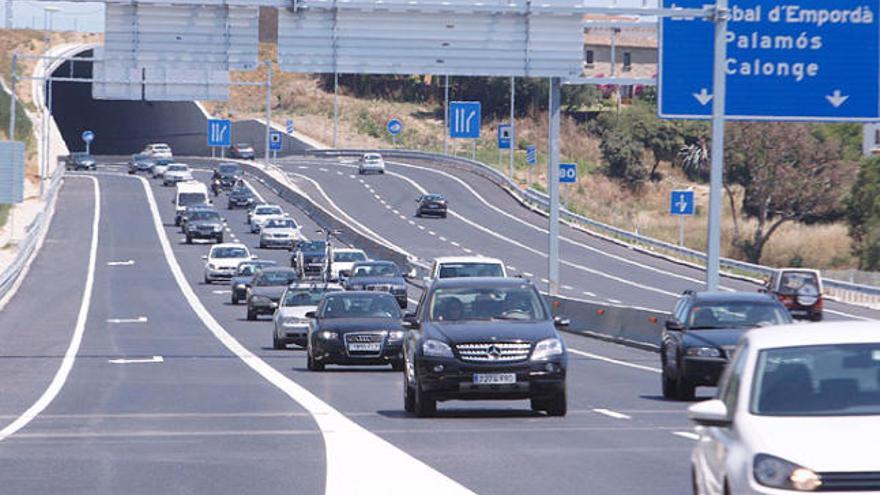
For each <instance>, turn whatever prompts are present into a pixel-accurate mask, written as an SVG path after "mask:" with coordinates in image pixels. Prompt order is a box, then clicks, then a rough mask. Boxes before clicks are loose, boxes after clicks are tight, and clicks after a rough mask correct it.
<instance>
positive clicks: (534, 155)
mask: <svg viewBox="0 0 880 495" xmlns="http://www.w3.org/2000/svg"><path fill="white" fill-rule="evenodd" d="M526 163H528V164H529V165H535V164H536V163H538V147H537V146H535V145H534V144H532V145H529V147H528V148H526Z"/></svg>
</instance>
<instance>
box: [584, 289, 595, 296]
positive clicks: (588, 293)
mask: <svg viewBox="0 0 880 495" xmlns="http://www.w3.org/2000/svg"><path fill="white" fill-rule="evenodd" d="M581 294H583V295H585V296H587V297H596V294H594V293H592V292H590V291H588V290H585V291H583V292H581Z"/></svg>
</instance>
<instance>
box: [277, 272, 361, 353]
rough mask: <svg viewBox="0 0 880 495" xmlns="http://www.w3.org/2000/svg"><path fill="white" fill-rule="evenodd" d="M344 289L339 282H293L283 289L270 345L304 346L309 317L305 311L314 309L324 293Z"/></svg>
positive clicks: (278, 347)
mask: <svg viewBox="0 0 880 495" xmlns="http://www.w3.org/2000/svg"><path fill="white" fill-rule="evenodd" d="M343 290H345V289H343V288H342V286H341V285H339V284H328V283H322V282H318V283H308V282H295V283H293V284H291V285H290V287H288V288H287V290H286V291H284V294H282V296H281V300H280V301H279V303H280V304H279V305H278V310H277V311H275V317H274V320H275V330H274V332H273V333H272V347H273V348H275V349H284V348H286V347H287V345H288V344H296V345H298V346H300V347H305V346H306V340H307V338H308V334H309V319H308V318H306V313H308V312H310V311H315V309H316V308H317V307H318V303H319V302H320V301H321V298H322V297H324V294H326V293H329V292H341V291H343Z"/></svg>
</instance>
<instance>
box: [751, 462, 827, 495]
mask: <svg viewBox="0 0 880 495" xmlns="http://www.w3.org/2000/svg"><path fill="white" fill-rule="evenodd" d="M752 470H753V473H754V475H755V481H757V482H758V483H760V484H761V485H764V486H768V487H771V488H781V489H783V490H798V491H802V492H811V491H814V490H815V489H817V488H819V487H820V486H822V480H821V479H820V478H819V475H818V474H816V473H814V472H813V471H812V470H810V469H807V468H805V467H801V466H798V465H797V464H794V463H791V462H788V461H786V460H784V459H780V458H778V457H773V456H772V455H767V454H758V455H756V456H755V461H754V463H753V465H752Z"/></svg>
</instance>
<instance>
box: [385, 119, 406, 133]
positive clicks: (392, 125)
mask: <svg viewBox="0 0 880 495" xmlns="http://www.w3.org/2000/svg"><path fill="white" fill-rule="evenodd" d="M385 128H386V129H388V134H391V135H392V136H396V135H398V134H400V133H401V132H403V123H402V122H401V121H399V120H397V119H391V120H389V121H388V124H386V125H385Z"/></svg>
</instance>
